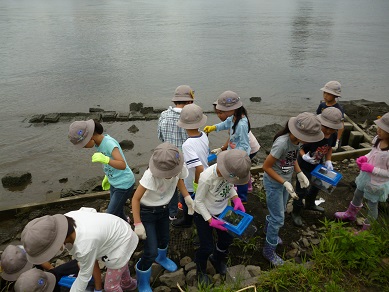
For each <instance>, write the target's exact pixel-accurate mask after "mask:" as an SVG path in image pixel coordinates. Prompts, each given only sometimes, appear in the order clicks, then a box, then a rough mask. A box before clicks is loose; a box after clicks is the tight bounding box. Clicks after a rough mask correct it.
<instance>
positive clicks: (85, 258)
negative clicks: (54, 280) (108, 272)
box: [70, 248, 97, 292]
mask: <svg viewBox="0 0 389 292" xmlns="http://www.w3.org/2000/svg"><path fill="white" fill-rule="evenodd" d="M96 258H97V250H96V248H92V249H90V250H88V252H87V253H86V254H83V255H82V256H80V257H78V258H77V261H78V264H79V266H80V271H79V272H78V275H77V278H76V280H75V281H74V283H73V285H72V287H71V289H70V292H81V291H85V289H86V287H87V286H88V283H89V280H90V278H91V276H92V274H93V272H94V269H95V262H96Z"/></svg>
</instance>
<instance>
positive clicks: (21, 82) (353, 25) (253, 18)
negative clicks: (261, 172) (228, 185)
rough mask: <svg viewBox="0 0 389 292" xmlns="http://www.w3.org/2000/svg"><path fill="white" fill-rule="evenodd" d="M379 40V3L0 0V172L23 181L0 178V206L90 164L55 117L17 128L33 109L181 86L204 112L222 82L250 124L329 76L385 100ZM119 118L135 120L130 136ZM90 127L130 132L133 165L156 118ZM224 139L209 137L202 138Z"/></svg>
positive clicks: (52, 190)
mask: <svg viewBox="0 0 389 292" xmlns="http://www.w3.org/2000/svg"><path fill="white" fill-rule="evenodd" d="M388 48H389V1H387V0H374V1H362V0H341V1H339V0H337V1H335V0H328V1H322V0H296V1H290V0H272V1H268V0H244V1H236V0H235V1H233V0H212V1H209V0H187V1H182V0H165V1H156V0H149V1H141V0H127V1H124V0H110V1H103V0H83V1H79V0H66V1H64V0H18V1H15V0H1V1H0V101H1V107H0V122H1V126H0V133H1V137H2V139H1V141H0V176H1V177H3V176H4V175H5V174H6V173H9V172H13V171H29V172H31V174H32V183H31V184H30V185H28V186H27V188H26V189H24V190H19V191H10V190H8V189H5V188H3V187H2V186H0V209H1V208H5V207H7V206H11V205H16V204H21V203H27V202H39V201H44V200H49V199H54V198H57V197H58V196H59V193H60V191H61V189H63V188H75V189H76V188H78V187H79V186H80V184H81V183H82V182H83V181H85V180H87V179H89V178H92V177H95V176H98V175H102V170H101V167H100V166H99V165H92V163H90V156H91V155H92V153H93V151H91V150H89V151H88V150H79V151H75V149H74V148H73V147H71V146H72V145H71V144H70V143H69V142H68V140H67V129H68V126H69V124H68V123H57V124H51V125H30V124H29V123H28V118H29V117H30V116H31V115H33V114H39V113H43V114H45V113H53V112H88V110H89V108H90V107H98V106H100V107H102V108H104V109H106V110H108V109H109V110H116V111H127V109H128V106H129V104H130V103H131V102H143V103H144V104H145V105H146V106H155V107H160V108H161V107H162V108H165V107H167V106H169V105H170V104H171V103H170V98H171V96H172V94H173V91H174V89H175V88H176V87H177V86H178V85H180V84H189V85H191V86H192V87H193V88H194V89H195V91H196V98H197V103H198V104H199V105H200V106H202V107H203V108H204V109H207V110H211V109H212V105H211V103H212V101H214V100H215V99H216V98H217V96H218V95H219V94H220V93H221V92H223V91H225V90H234V91H236V92H238V93H239V95H240V96H241V97H242V99H243V102H244V104H245V106H246V107H247V108H248V110H249V117H250V120H251V123H252V125H253V126H263V125H265V124H269V123H273V122H277V123H283V122H285V121H286V120H287V119H288V117H289V116H292V115H295V114H297V113H299V112H302V111H313V110H314V109H315V108H316V107H317V105H318V103H319V101H320V99H321V92H320V91H319V89H320V88H321V87H322V86H323V85H324V83H326V82H327V81H329V80H338V81H340V82H341V83H342V86H343V87H342V93H343V97H342V99H344V100H350V99H360V98H365V99H368V100H375V101H386V102H387V101H388V100H389V98H388V95H387V91H388V89H389V88H388V83H389V50H388ZM251 96H260V97H262V102H261V103H251V102H250V101H249V98H250V97H251ZM346 112H347V109H346ZM209 120H210V121H209V122H212V123H213V122H216V121H217V120H216V117H215V116H214V115H210V117H209ZM132 124H135V125H137V126H138V127H139V128H140V129H141V131H140V132H138V133H136V134H129V133H128V132H127V128H128V127H129V126H131V125H132ZM103 125H104V126H105V128H106V130H107V132H108V133H109V134H110V135H111V136H113V137H115V138H116V139H117V140H119V141H121V140H123V139H131V140H133V141H134V142H135V148H134V149H133V150H131V151H128V152H126V158H127V161H128V162H129V164H130V165H131V167H135V166H138V167H140V168H141V174H142V172H143V170H144V168H145V165H146V164H147V160H148V158H149V157H150V153H151V151H152V149H153V147H154V146H155V145H157V144H158V140H157V138H156V121H151V122H146V123H144V122H128V123H107V124H103ZM224 138H225V137H223V136H222V135H220V136H217V135H215V136H211V137H210V140H211V147H212V146H213V145H216V146H217V145H219V144H220V141H221V140H223V139H224ZM141 174H140V175H141ZM138 177H139V176H138ZM61 178H68V182H67V183H66V184H61V183H59V180H60V179H61Z"/></svg>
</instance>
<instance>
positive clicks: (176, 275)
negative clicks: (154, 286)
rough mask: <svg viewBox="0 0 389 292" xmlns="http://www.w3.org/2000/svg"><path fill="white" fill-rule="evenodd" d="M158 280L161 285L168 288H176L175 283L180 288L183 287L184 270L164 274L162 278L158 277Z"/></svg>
mask: <svg viewBox="0 0 389 292" xmlns="http://www.w3.org/2000/svg"><path fill="white" fill-rule="evenodd" d="M159 280H160V281H161V283H162V284H165V285H166V286H168V287H170V288H176V287H177V283H178V284H179V285H180V286H184V285H185V274H184V269H179V270H177V271H175V272H172V273H164V274H163V275H162V276H160V277H159Z"/></svg>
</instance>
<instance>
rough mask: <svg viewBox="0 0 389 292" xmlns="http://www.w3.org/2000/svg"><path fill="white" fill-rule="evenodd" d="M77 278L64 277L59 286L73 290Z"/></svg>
mask: <svg viewBox="0 0 389 292" xmlns="http://www.w3.org/2000/svg"><path fill="white" fill-rule="evenodd" d="M76 279H77V278H76V277H74V276H63V277H62V278H61V280H59V282H58V285H59V286H62V287H66V288H71V287H72V285H73V282H74V281H75V280H76Z"/></svg>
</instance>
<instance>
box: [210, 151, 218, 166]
mask: <svg viewBox="0 0 389 292" xmlns="http://www.w3.org/2000/svg"><path fill="white" fill-rule="evenodd" d="M216 160H217V155H216V154H215V153H211V154H209V155H208V165H209V166H211V165H212V164H215V163H216Z"/></svg>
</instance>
